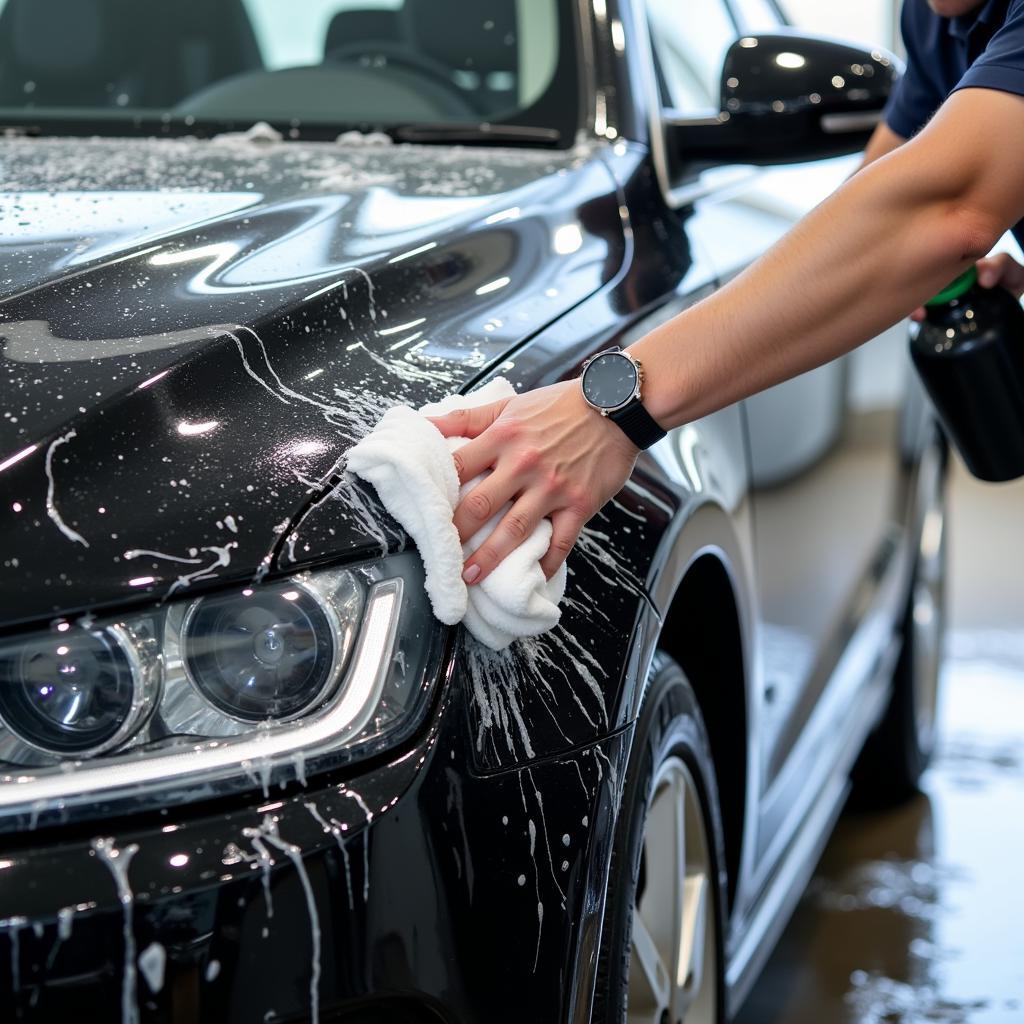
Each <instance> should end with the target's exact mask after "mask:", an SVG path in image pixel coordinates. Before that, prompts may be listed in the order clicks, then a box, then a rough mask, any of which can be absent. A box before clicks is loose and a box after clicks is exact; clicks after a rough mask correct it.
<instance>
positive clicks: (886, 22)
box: [782, 0, 900, 49]
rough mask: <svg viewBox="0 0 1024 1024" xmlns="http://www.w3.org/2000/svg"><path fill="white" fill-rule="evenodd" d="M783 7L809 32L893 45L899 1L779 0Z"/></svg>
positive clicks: (893, 46)
mask: <svg viewBox="0 0 1024 1024" xmlns="http://www.w3.org/2000/svg"><path fill="white" fill-rule="evenodd" d="M782 7H783V8H784V9H785V11H786V13H787V14H788V15H789V16H790V18H791V19H792V21H793V23H794V24H796V25H800V26H803V27H804V28H807V29H810V30H811V31H814V32H821V33H824V34H827V35H832V36H839V37H840V38H843V39H850V40H859V41H863V42H866V43H882V44H883V45H884V46H888V47H889V48H890V49H894V48H895V44H896V35H897V29H898V26H899V9H900V0H782Z"/></svg>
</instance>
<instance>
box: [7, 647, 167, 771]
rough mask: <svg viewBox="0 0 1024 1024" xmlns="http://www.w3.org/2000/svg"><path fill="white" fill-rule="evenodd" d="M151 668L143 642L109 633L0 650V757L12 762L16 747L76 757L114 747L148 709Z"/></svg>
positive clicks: (150, 656) (153, 682) (151, 695)
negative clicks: (0, 730) (4, 733)
mask: <svg viewBox="0 0 1024 1024" xmlns="http://www.w3.org/2000/svg"><path fill="white" fill-rule="evenodd" d="M152 662H153V652H152V651H147V650H146V646H145V640H142V642H141V643H139V644H138V645H136V643H135V642H134V638H133V637H132V636H131V634H130V633H129V632H128V631H127V630H125V629H124V628H116V627H112V628H110V629H107V630H101V631H89V630H84V629H81V630H76V631H74V632H72V633H69V634H68V635H66V636H65V635H62V634H60V633H58V634H57V635H56V636H53V637H50V636H48V637H42V638H37V639H33V640H30V641H29V642H28V643H21V644H8V645H6V646H4V647H2V648H0V720H2V722H3V724H4V725H5V726H6V727H7V730H8V732H9V734H10V735H9V737H5V739H7V741H8V742H7V743H6V744H3V743H2V742H0V755H3V754H6V755H7V756H8V757H15V758H16V757H18V756H19V742H20V743H21V744H24V745H25V746H26V748H27V749H30V750H33V751H37V752H39V753H41V754H44V755H45V754H51V755H61V754H66V755H77V756H79V757H89V756H93V755H95V754H100V753H102V752H103V751H105V750H110V749H111V748H113V747H115V746H117V745H118V743H119V742H120V741H121V740H122V739H125V738H126V737H127V736H129V735H130V734H131V733H132V732H133V731H134V729H135V728H137V727H138V726H139V725H140V724H141V720H142V718H143V717H144V716H145V714H147V713H148V712H149V711H151V710H152V707H153V703H154V701H153V698H155V696H156V693H155V692H151V691H153V689H154V687H155V686H157V685H159V680H157V679H154V669H155V667H156V666H155V665H154V664H152ZM4 746H6V748H7V749H6V750H3V749H2V748H3V747H4ZM21 756H24V753H22V754H21Z"/></svg>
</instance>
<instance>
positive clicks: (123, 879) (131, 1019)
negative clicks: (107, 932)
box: [90, 837, 139, 1024]
mask: <svg viewBox="0 0 1024 1024" xmlns="http://www.w3.org/2000/svg"><path fill="white" fill-rule="evenodd" d="M90 845H91V846H92V849H93V852H94V853H95V854H96V856H98V857H99V858H100V860H102V861H103V863H104V864H106V866H107V868H108V869H109V870H110V873H111V875H113V878H114V884H115V886H116V887H117V897H118V899H119V900H120V902H121V908H122V911H123V914H124V928H123V934H124V975H123V977H122V981H121V1021H122V1024H137V1021H138V1019H139V1008H138V1003H137V1001H136V998H135V988H136V969H135V932H134V930H133V928H132V907H133V904H134V901H135V896H134V893H133V892H132V889H131V885H129V883H128V868H129V866H130V865H131V862H132V858H133V857H134V856H135V854H137V853H138V852H139V844H138V843H129V844H128V845H127V846H122V847H121V848H120V849H118V848H117V847H116V846H115V845H114V840H113V838H112V837H107V838H105V839H94V840H93V841H92V843H91V844H90Z"/></svg>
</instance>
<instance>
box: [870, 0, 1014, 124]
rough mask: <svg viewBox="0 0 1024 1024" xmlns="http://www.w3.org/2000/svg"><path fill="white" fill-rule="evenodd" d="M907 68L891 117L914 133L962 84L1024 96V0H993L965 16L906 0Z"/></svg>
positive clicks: (921, 0)
mask: <svg viewBox="0 0 1024 1024" xmlns="http://www.w3.org/2000/svg"><path fill="white" fill-rule="evenodd" d="M900 24H901V28H902V33H903V42H904V45H905V46H906V48H907V72H906V74H905V75H904V76H903V78H902V79H901V80H900V82H899V84H898V85H897V86H896V89H895V90H894V91H893V94H892V97H891V98H890V100H889V105H888V107H887V108H886V111H885V120H886V123H887V124H888V125H889V127H890V128H891V129H892V130H893V131H894V132H895V133H896V134H897V135H902V136H903V138H905V139H909V138H910V137H911V136H912V135H914V134H915V133H916V132H917V131H919V130H920V129H921V128H923V127H924V125H925V123H926V122H927V121H928V119H929V118H930V117H931V116H932V114H934V113H935V111H936V110H938V108H939V107H940V106H941V105H942V102H943V100H945V98H946V97H947V96H948V95H949V94H950V93H952V92H955V91H956V90H957V89H967V88H982V89H999V90H1001V91H1003V92H1012V93H1016V94H1017V95H1018V96H1024V0H988V2H987V3H985V4H983V5H982V6H981V8H980V9H978V10H975V11H972V12H971V13H970V14H966V15H963V16H961V17H959V18H941V17H939V15H937V14H936V13H935V12H934V11H933V10H932V9H931V8H930V7H929V6H928V3H927V0H904V3H903V14H902V18H901V22H900Z"/></svg>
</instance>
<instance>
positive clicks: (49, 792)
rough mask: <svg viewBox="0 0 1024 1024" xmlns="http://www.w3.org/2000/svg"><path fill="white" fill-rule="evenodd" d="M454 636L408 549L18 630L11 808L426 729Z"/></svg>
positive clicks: (7, 740)
mask: <svg viewBox="0 0 1024 1024" xmlns="http://www.w3.org/2000/svg"><path fill="white" fill-rule="evenodd" d="M440 640H441V631H440V630H438V629H437V627H436V625H435V624H434V622H433V619H432V617H431V615H430V609H429V604H428V601H427V598H426V594H425V592H424V589H423V569H422V564H421V562H420V560H419V556H418V555H417V554H416V553H415V552H404V553H401V554H398V555H394V556H391V557H389V558H385V559H381V560H378V561H376V562H369V563H364V564H362V565H359V566H354V567H350V568H346V569H328V570H323V571H319V572H309V573H300V574H297V575H295V576H292V577H289V578H288V579H286V580H284V581H276V582H273V583H269V584H265V585H260V586H253V587H246V588H244V589H242V590H239V591H234V592H223V593H218V594H213V595H209V596H204V597H201V598H198V599H191V600H188V601H182V602H178V603H175V604H170V605H168V606H167V607H165V608H160V609H155V610H153V611H151V612H149V613H146V614H141V615H134V616H131V617H129V618H120V619H116V620H110V621H106V622H88V623H86V624H84V625H83V624H77V625H76V624H71V623H66V622H65V623H59V624H58V625H57V626H56V628H55V629H54V631H52V632H48V633H45V634H37V635H35V636H30V637H24V638H19V639H15V640H9V641H5V642H4V643H2V644H0V771H4V766H5V765H6V774H5V775H4V776H3V777H0V782H2V783H4V784H3V785H0V819H2V817H3V815H4V814H5V813H9V812H10V811H12V810H14V809H16V808H18V807H28V808H30V809H31V812H32V814H33V816H36V815H39V814H42V815H43V816H44V817H45V816H46V813H47V812H48V809H50V808H51V807H53V808H57V807H59V808H61V809H64V808H66V807H68V806H74V805H79V806H82V807H86V808H89V809H90V811H91V812H92V813H101V809H103V808H105V807H107V806H108V805H109V802H110V801H111V800H119V799H122V798H123V799H129V798H136V799H139V798H142V799H151V798H152V795H153V794H154V793H156V792H159V793H160V794H161V796H160V801H161V803H168V802H174V801H179V802H182V801H185V800H188V799H193V798H194V797H195V793H196V792H199V791H200V790H197V788H196V787H197V786H198V785H199V784H202V787H203V788H202V790H201V792H202V793H203V795H204V796H209V795H210V792H211V791H210V789H209V784H210V783H215V784H217V785H218V786H219V787H221V788H223V789H226V790H230V789H239V788H244V787H246V786H251V785H253V784H254V783H256V784H260V785H262V786H263V787H264V789H266V788H267V787H268V786H269V784H270V782H271V779H272V778H273V780H274V781H284V780H285V778H287V777H291V778H295V777H297V778H299V779H300V780H304V778H305V775H306V773H307V772H312V771H316V770H318V768H319V767H324V768H327V767H333V766H336V765H338V764H340V763H343V762H344V761H346V760H350V759H352V758H354V757H357V756H367V755H369V754H370V753H373V752H375V751H376V750H379V749H383V748H384V747H386V746H387V745H389V744H393V743H395V742H399V741H400V740H401V739H402V737H403V736H405V735H407V734H408V733H409V732H411V730H412V729H414V728H415V727H416V726H417V725H418V724H419V721H420V720H421V718H422V710H423V708H424V707H425V705H426V700H427V696H428V692H429V689H430V684H431V682H432V679H433V676H434V674H435V671H436V660H437V657H438V655H439V653H440ZM12 783H13V784H15V785H11V784H12ZM101 797H105V798H108V799H107V804H104V803H103V802H102V801H101V800H100V798H101ZM2 827H3V825H2V823H0V828H2Z"/></svg>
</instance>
